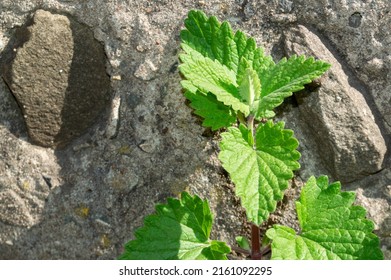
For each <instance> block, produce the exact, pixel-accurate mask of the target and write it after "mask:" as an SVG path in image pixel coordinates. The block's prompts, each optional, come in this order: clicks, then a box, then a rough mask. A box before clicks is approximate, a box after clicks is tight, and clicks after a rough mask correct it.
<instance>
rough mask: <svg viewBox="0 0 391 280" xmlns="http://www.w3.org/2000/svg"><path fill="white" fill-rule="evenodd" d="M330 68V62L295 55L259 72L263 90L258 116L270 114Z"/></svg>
mask: <svg viewBox="0 0 391 280" xmlns="http://www.w3.org/2000/svg"><path fill="white" fill-rule="evenodd" d="M329 68H330V64H328V63H326V62H323V61H321V60H315V59H314V58H312V57H310V58H305V57H304V56H296V55H293V56H291V57H290V58H289V59H288V60H287V59H285V58H283V59H282V60H281V61H280V62H279V63H278V64H275V65H273V66H271V67H268V68H267V69H264V70H266V71H263V72H262V73H258V74H259V78H260V80H261V84H262V91H261V98H260V103H259V108H258V113H257V115H256V116H257V118H261V117H266V116H268V115H270V114H271V111H272V110H273V109H274V108H275V107H277V106H279V105H280V104H281V103H282V102H283V101H284V98H286V97H288V96H291V95H292V93H293V92H296V91H299V90H301V89H303V88H304V85H305V84H308V83H310V82H311V81H312V80H313V79H315V78H318V77H320V76H321V75H322V74H323V73H324V72H326V71H327V69H329Z"/></svg>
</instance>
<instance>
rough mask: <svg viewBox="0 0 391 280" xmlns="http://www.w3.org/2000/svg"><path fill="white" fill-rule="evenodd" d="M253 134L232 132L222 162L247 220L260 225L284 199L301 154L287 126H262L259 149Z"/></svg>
mask: <svg viewBox="0 0 391 280" xmlns="http://www.w3.org/2000/svg"><path fill="white" fill-rule="evenodd" d="M249 133H250V130H248V129H246V128H245V127H244V126H243V125H241V126H240V128H239V129H238V128H235V127H230V128H228V131H227V132H224V133H223V134H222V141H221V143H220V148H221V152H220V154H219V159H220V160H221V162H222V164H223V167H224V168H225V170H227V171H228V173H229V174H230V176H231V179H232V181H233V182H234V183H235V185H236V194H237V195H238V196H239V197H240V198H241V203H242V205H243V207H244V208H245V209H246V213H247V218H248V219H249V220H250V221H251V222H253V223H255V224H257V225H259V224H261V223H262V222H263V221H265V220H266V219H267V218H268V216H269V213H271V212H273V211H275V209H276V205H277V201H279V200H281V199H282V197H283V191H284V190H285V189H286V188H287V187H288V180H289V179H291V178H292V177H293V170H295V169H298V168H299V167H300V165H299V163H298V159H299V158H300V153H299V152H298V151H296V148H297V146H298V141H297V140H296V139H295V138H294V137H293V132H292V131H291V130H287V129H284V123H283V122H279V123H277V124H274V123H273V122H272V121H268V122H267V123H265V124H262V123H261V124H260V125H259V126H258V128H257V130H256V134H255V140H256V141H255V147H253V145H252V144H251V141H249Z"/></svg>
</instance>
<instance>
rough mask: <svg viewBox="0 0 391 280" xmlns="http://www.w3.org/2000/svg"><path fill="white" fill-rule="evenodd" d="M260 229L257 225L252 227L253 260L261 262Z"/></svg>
mask: <svg viewBox="0 0 391 280" xmlns="http://www.w3.org/2000/svg"><path fill="white" fill-rule="evenodd" d="M259 239H260V236H259V227H258V226H257V225H254V224H252V225H251V259H252V260H261V259H262V253H261V244H260V243H259Z"/></svg>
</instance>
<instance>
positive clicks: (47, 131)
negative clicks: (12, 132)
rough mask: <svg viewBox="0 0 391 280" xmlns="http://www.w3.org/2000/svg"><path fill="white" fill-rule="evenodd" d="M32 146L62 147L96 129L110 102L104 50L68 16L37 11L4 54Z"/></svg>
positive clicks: (4, 67) (4, 73)
mask: <svg viewBox="0 0 391 280" xmlns="http://www.w3.org/2000/svg"><path fill="white" fill-rule="evenodd" d="M2 57H3V58H2V61H1V62H0V63H1V68H2V76H3V79H4V80H5V82H6V83H7V85H8V87H9V88H10V90H11V92H12V94H13V95H14V96H15V98H16V100H17V102H18V104H19V106H20V108H21V110H22V113H23V116H24V119H25V122H26V126H27V131H28V135H29V137H30V139H31V142H32V143H34V144H37V145H40V146H44V147H62V146H65V145H66V144H68V143H69V142H70V141H72V140H73V139H74V138H76V137H78V136H80V135H82V134H83V133H85V131H86V130H87V129H88V128H89V127H90V126H91V125H93V123H94V122H95V121H96V120H97V118H98V117H99V116H100V115H101V113H102V112H103V111H104V109H105V108H106V106H107V105H109V101H110V79H109V76H108V75H107V74H106V69H105V61H106V57H105V52H104V48H103V46H102V45H101V44H100V43H99V42H98V41H97V40H96V39H95V38H94V36H93V33H92V31H91V30H90V29H89V28H88V27H87V26H85V25H83V24H80V23H78V22H77V21H76V20H74V19H72V18H71V17H69V16H65V15H60V14H52V13H50V12H47V11H43V10H38V11H36V13H35V14H34V16H33V18H32V19H31V20H30V21H29V22H28V23H27V24H26V25H25V26H23V27H21V28H20V29H19V30H17V31H16V32H15V37H14V38H13V39H12V40H11V42H10V44H9V45H8V47H7V49H6V50H5V51H4V54H3V55H2Z"/></svg>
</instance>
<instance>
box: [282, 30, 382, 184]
mask: <svg viewBox="0 0 391 280" xmlns="http://www.w3.org/2000/svg"><path fill="white" fill-rule="evenodd" d="M285 49H286V52H287V54H288V55H289V56H290V55H293V54H296V55H302V54H304V55H306V56H313V57H315V58H317V59H321V60H324V61H327V62H329V63H330V64H331V65H332V66H331V68H330V70H329V71H328V72H327V73H326V74H325V75H324V76H323V77H322V78H321V84H320V86H319V87H318V88H317V89H316V90H312V91H315V92H312V93H309V94H302V95H298V96H297V99H298V103H299V109H300V115H301V118H302V119H303V120H304V121H305V122H306V123H307V124H308V126H309V127H310V128H311V130H312V132H313V135H314V137H315V138H316V141H317V143H318V147H319V150H320V156H321V157H322V158H323V160H324V163H325V164H326V165H327V167H328V168H329V169H330V171H331V172H332V173H333V176H334V177H335V178H336V179H338V180H340V181H342V182H351V181H354V180H357V179H360V178H363V177H364V176H366V175H369V174H373V173H376V172H378V171H379V170H381V169H382V164H383V160H384V157H385V154H386V152H387V146H386V144H385V140H384V138H383V136H382V134H381V132H380V129H379V127H378V125H377V124H376V121H375V117H374V115H373V113H372V110H371V108H370V107H369V105H368V103H367V101H366V100H365V98H364V95H367V96H368V95H369V94H368V93H366V89H365V86H364V85H363V84H362V83H361V82H360V81H359V80H358V79H357V78H355V77H354V74H353V73H351V72H349V70H347V67H345V66H344V65H342V64H341V63H340V62H339V60H338V59H337V58H336V57H335V56H334V55H333V54H332V53H331V52H330V51H329V49H328V48H327V47H326V46H325V44H323V42H322V40H321V39H320V38H319V37H318V36H317V35H316V34H315V33H313V32H311V31H310V30H308V29H307V28H306V27H304V26H298V27H293V28H291V29H289V30H287V31H286V34H285ZM310 91H311V90H310Z"/></svg>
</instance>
